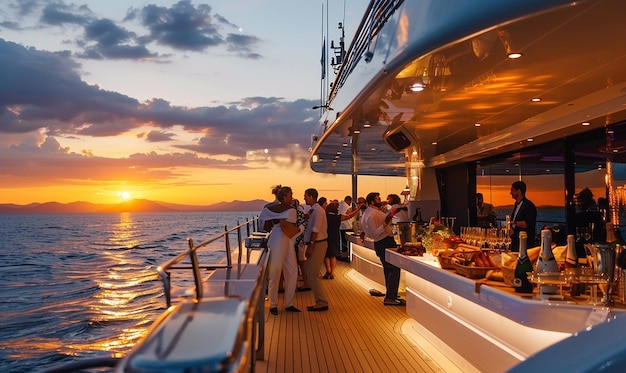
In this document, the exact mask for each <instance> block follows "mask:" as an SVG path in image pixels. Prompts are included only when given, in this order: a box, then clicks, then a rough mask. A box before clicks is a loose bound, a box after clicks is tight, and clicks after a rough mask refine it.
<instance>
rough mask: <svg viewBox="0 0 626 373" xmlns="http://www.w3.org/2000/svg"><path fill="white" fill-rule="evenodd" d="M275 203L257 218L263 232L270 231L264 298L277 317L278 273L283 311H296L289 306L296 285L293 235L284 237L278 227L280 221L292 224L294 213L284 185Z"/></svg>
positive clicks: (296, 275) (288, 190) (296, 272)
mask: <svg viewBox="0 0 626 373" xmlns="http://www.w3.org/2000/svg"><path fill="white" fill-rule="evenodd" d="M276 198H277V199H278V202H279V203H278V204H277V205H273V206H267V207H264V208H263V211H261V215H260V216H259V219H260V220H262V221H264V222H265V230H267V231H270V235H269V238H268V240H267V245H268V247H269V250H270V257H269V263H268V266H269V268H268V278H269V285H268V296H269V300H270V313H271V314H272V315H278V287H279V283H280V276H281V273H284V277H285V299H284V301H285V310H286V311H288V312H300V310H299V309H297V308H296V307H294V306H293V299H294V296H295V293H296V287H297V284H298V263H297V259H296V252H295V250H294V249H293V247H294V243H295V240H296V237H297V235H294V236H293V237H289V236H287V235H286V234H285V233H284V232H283V230H282V229H281V227H280V220H285V221H287V222H289V223H291V224H293V225H295V224H296V219H297V212H296V209H295V208H293V207H292V206H291V202H292V200H293V192H292V190H291V188H290V187H288V186H284V187H282V188H280V190H279V191H278V193H277V195H276Z"/></svg>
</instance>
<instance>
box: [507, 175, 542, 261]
mask: <svg viewBox="0 0 626 373" xmlns="http://www.w3.org/2000/svg"><path fill="white" fill-rule="evenodd" d="M511 197H512V198H513V199H514V200H515V207H513V212H512V213H511V226H510V227H508V228H509V235H510V236H511V251H519V232H521V231H525V232H527V233H528V247H533V246H535V230H536V228H535V226H536V224H537V208H536V207H535V204H534V203H532V202H531V201H530V200H529V199H528V198H526V183H524V182H523V181H516V182H514V183H513V184H511Z"/></svg>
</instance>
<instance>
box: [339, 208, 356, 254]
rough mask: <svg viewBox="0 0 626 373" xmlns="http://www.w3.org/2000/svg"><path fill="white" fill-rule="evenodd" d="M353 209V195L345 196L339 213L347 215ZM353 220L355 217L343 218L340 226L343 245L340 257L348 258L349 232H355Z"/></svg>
mask: <svg viewBox="0 0 626 373" xmlns="http://www.w3.org/2000/svg"><path fill="white" fill-rule="evenodd" d="M351 211H352V197H351V196H345V198H344V199H343V201H341V202H340V203H339V215H347V214H348V213H349V212H351ZM353 222H354V218H350V219H348V220H342V221H341V225H340V226H339V231H340V232H341V246H340V248H341V255H340V256H339V258H340V259H342V258H347V257H348V255H349V247H350V245H349V244H348V237H347V233H348V232H353V230H352V223H353Z"/></svg>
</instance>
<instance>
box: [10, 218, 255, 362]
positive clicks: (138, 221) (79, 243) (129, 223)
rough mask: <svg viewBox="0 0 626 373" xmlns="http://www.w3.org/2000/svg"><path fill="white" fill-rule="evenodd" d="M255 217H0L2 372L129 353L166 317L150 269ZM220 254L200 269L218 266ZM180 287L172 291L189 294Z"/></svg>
mask: <svg viewBox="0 0 626 373" xmlns="http://www.w3.org/2000/svg"><path fill="white" fill-rule="evenodd" d="M257 215H258V212H206V213H197V212H193V213H191V212H181V213H121V214H45V215H44V214H41V215H2V214H0V238H1V240H0V372H5V373H6V372H33V371H38V370H42V369H48V368H51V367H53V366H55V365H57V364H59V363H61V362H71V361H76V360H80V359H82V358H90V357H101V356H109V355H110V354H111V353H115V352H121V353H124V352H127V351H128V350H129V349H130V348H131V347H132V346H133V345H134V344H135V343H136V342H137V340H138V339H139V338H140V337H141V336H143V335H144V334H145V332H146V330H147V328H149V326H150V325H151V323H152V322H153V321H154V320H155V319H156V318H157V317H158V316H159V315H160V314H161V313H162V312H163V311H164V309H165V298H164V296H163V286H162V283H161V281H160V280H159V279H158V278H157V275H156V268H157V266H158V265H160V264H162V263H163V262H165V261H167V260H169V259H171V258H173V257H175V256H177V255H179V254H181V253H182V252H184V250H185V249H187V241H186V239H187V237H191V238H193V239H194V241H195V242H196V243H200V242H202V241H205V240H208V239H209V238H211V237H214V236H216V235H217V234H219V233H222V232H223V231H224V225H226V226H228V227H229V228H231V227H233V226H235V225H236V224H237V223H244V222H245V221H246V220H249V219H252V218H254V217H256V216H257ZM251 229H252V227H251ZM252 230H253V229H252ZM246 235H247V232H246V230H245V229H244V230H242V237H243V238H245V237H246ZM229 238H230V241H231V247H233V248H235V247H236V245H237V244H238V242H237V235H236V234H231V235H230V236H229ZM223 247H224V243H223V241H222V240H219V241H217V242H215V243H213V244H212V245H211V246H210V248H208V249H207V250H206V253H204V254H202V257H203V259H201V260H202V261H203V262H206V261H214V262H218V261H220V260H222V259H223V257H224V253H223ZM185 275H186V274H185ZM178 277H179V275H178V274H175V275H174V276H173V285H175V286H181V287H186V286H187V285H188V284H189V285H190V282H189V280H187V279H185V278H183V275H182V274H181V275H180V279H178Z"/></svg>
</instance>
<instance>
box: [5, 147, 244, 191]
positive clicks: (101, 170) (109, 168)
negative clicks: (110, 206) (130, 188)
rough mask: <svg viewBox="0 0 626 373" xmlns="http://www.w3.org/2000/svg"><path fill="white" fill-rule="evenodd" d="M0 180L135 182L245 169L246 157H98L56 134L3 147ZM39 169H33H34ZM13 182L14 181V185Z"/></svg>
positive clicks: (8, 182) (28, 182) (27, 182)
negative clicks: (64, 143)
mask: <svg viewBox="0 0 626 373" xmlns="http://www.w3.org/2000/svg"><path fill="white" fill-rule="evenodd" d="M0 159H2V160H3V161H2V162H0V183H2V185H3V187H13V186H21V187H28V186H30V185H36V186H42V185H44V186H45V185H56V184H59V183H61V184H62V183H68V182H70V181H71V182H72V183H80V182H81V180H83V181H82V182H84V183H90V184H92V183H97V182H104V181H106V182H111V181H124V182H132V183H135V184H140V183H152V182H160V181H167V180H171V181H173V180H176V179H177V178H179V177H182V176H189V175H188V173H189V171H185V169H188V168H190V167H192V168H203V169H227V170H245V169H248V167H247V166H246V165H245V164H244V160H228V161H224V160H216V159H210V158H208V157H200V156H198V155H196V154H193V153H190V152H185V153H172V154H157V153H155V152H149V153H144V154H140V153H137V154H133V155H130V156H128V157H127V158H120V159H114V158H106V157H97V156H93V155H92V154H89V152H82V153H80V154H79V153H75V152H71V151H70V150H69V148H67V147H65V148H64V147H61V145H60V144H59V142H58V141H57V140H56V139H55V138H53V137H47V138H46V139H45V141H44V142H43V143H42V144H41V145H40V146H33V145H26V144H22V145H18V146H11V147H7V148H2V147H0ZM35 169H36V170H37V172H33V170H35ZM11 184H14V185H11Z"/></svg>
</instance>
